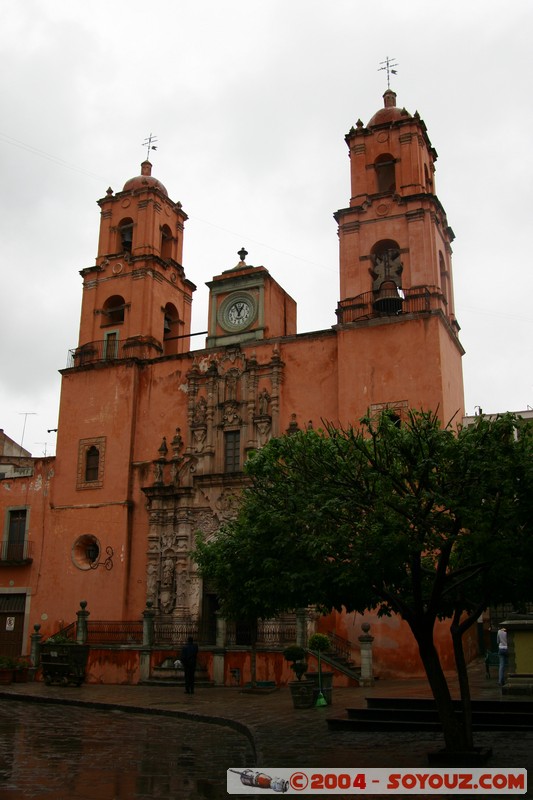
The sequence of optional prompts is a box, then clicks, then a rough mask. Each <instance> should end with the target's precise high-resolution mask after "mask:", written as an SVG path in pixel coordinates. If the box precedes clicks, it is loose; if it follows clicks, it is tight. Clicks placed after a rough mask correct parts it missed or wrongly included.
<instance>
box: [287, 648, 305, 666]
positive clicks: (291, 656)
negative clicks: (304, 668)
mask: <svg viewBox="0 0 533 800" xmlns="http://www.w3.org/2000/svg"><path fill="white" fill-rule="evenodd" d="M283 658H284V659H285V661H292V662H293V663H294V662H295V661H303V659H304V658H305V650H304V648H303V647H300V646H299V645H297V644H291V645H290V646H289V647H286V648H285V650H284V651H283Z"/></svg>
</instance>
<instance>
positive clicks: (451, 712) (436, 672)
mask: <svg viewBox="0 0 533 800" xmlns="http://www.w3.org/2000/svg"><path fill="white" fill-rule="evenodd" d="M413 633H414V635H415V638H416V640H417V642H418V646H419V649H420V657H421V659H422V663H423V665H424V669H425V671H426V675H427V679H428V681H429V685H430V687H431V692H432V694H433V697H434V699H435V704H436V706H437V713H438V715H439V720H440V723H441V725H442V733H443V735H444V744H445V746H446V750H449V751H450V752H465V751H468V750H470V749H471V742H470V741H469V740H468V738H467V737H466V735H465V731H464V728H463V725H462V721H461V718H460V716H459V715H458V714H457V713H456V711H455V709H454V705H453V700H452V697H451V694H450V688H449V686H448V683H447V681H446V677H445V675H444V672H443V670H442V665H441V663H440V660H439V656H438V653H437V651H436V649H435V645H434V643H433V633H432V630H430V631H425V630H424V631H413Z"/></svg>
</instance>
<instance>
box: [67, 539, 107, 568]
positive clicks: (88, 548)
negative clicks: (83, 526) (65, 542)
mask: <svg viewBox="0 0 533 800" xmlns="http://www.w3.org/2000/svg"><path fill="white" fill-rule="evenodd" d="M100 552H101V548H100V543H99V541H98V539H97V538H96V536H93V535H92V534H90V533H89V534H84V535H83V536H80V537H78V539H76V541H75V542H74V544H73V545H72V551H71V557H72V561H73V563H74V564H75V565H76V567H78V569H94V568H95V567H96V566H98V559H99V557H100Z"/></svg>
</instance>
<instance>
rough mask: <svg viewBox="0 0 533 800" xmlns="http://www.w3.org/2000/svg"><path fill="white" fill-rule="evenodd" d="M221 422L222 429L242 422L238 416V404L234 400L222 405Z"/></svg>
mask: <svg viewBox="0 0 533 800" xmlns="http://www.w3.org/2000/svg"><path fill="white" fill-rule="evenodd" d="M222 422H223V424H224V427H227V426H229V425H240V424H241V422H242V420H241V416H240V414H239V404H238V403H237V401H236V400H229V401H228V402H227V403H224V412H223V415H222Z"/></svg>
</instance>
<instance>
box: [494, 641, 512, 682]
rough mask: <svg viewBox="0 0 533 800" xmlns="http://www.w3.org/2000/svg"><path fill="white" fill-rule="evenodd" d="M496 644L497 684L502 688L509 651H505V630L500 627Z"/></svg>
mask: <svg viewBox="0 0 533 800" xmlns="http://www.w3.org/2000/svg"><path fill="white" fill-rule="evenodd" d="M496 641H497V643H498V655H499V657H500V668H499V671H498V683H499V684H500V686H503V684H504V683H505V670H506V669H507V662H508V660H509V651H508V649H507V628H503V627H501V628H500V629H499V631H498V635H497V637H496Z"/></svg>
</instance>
